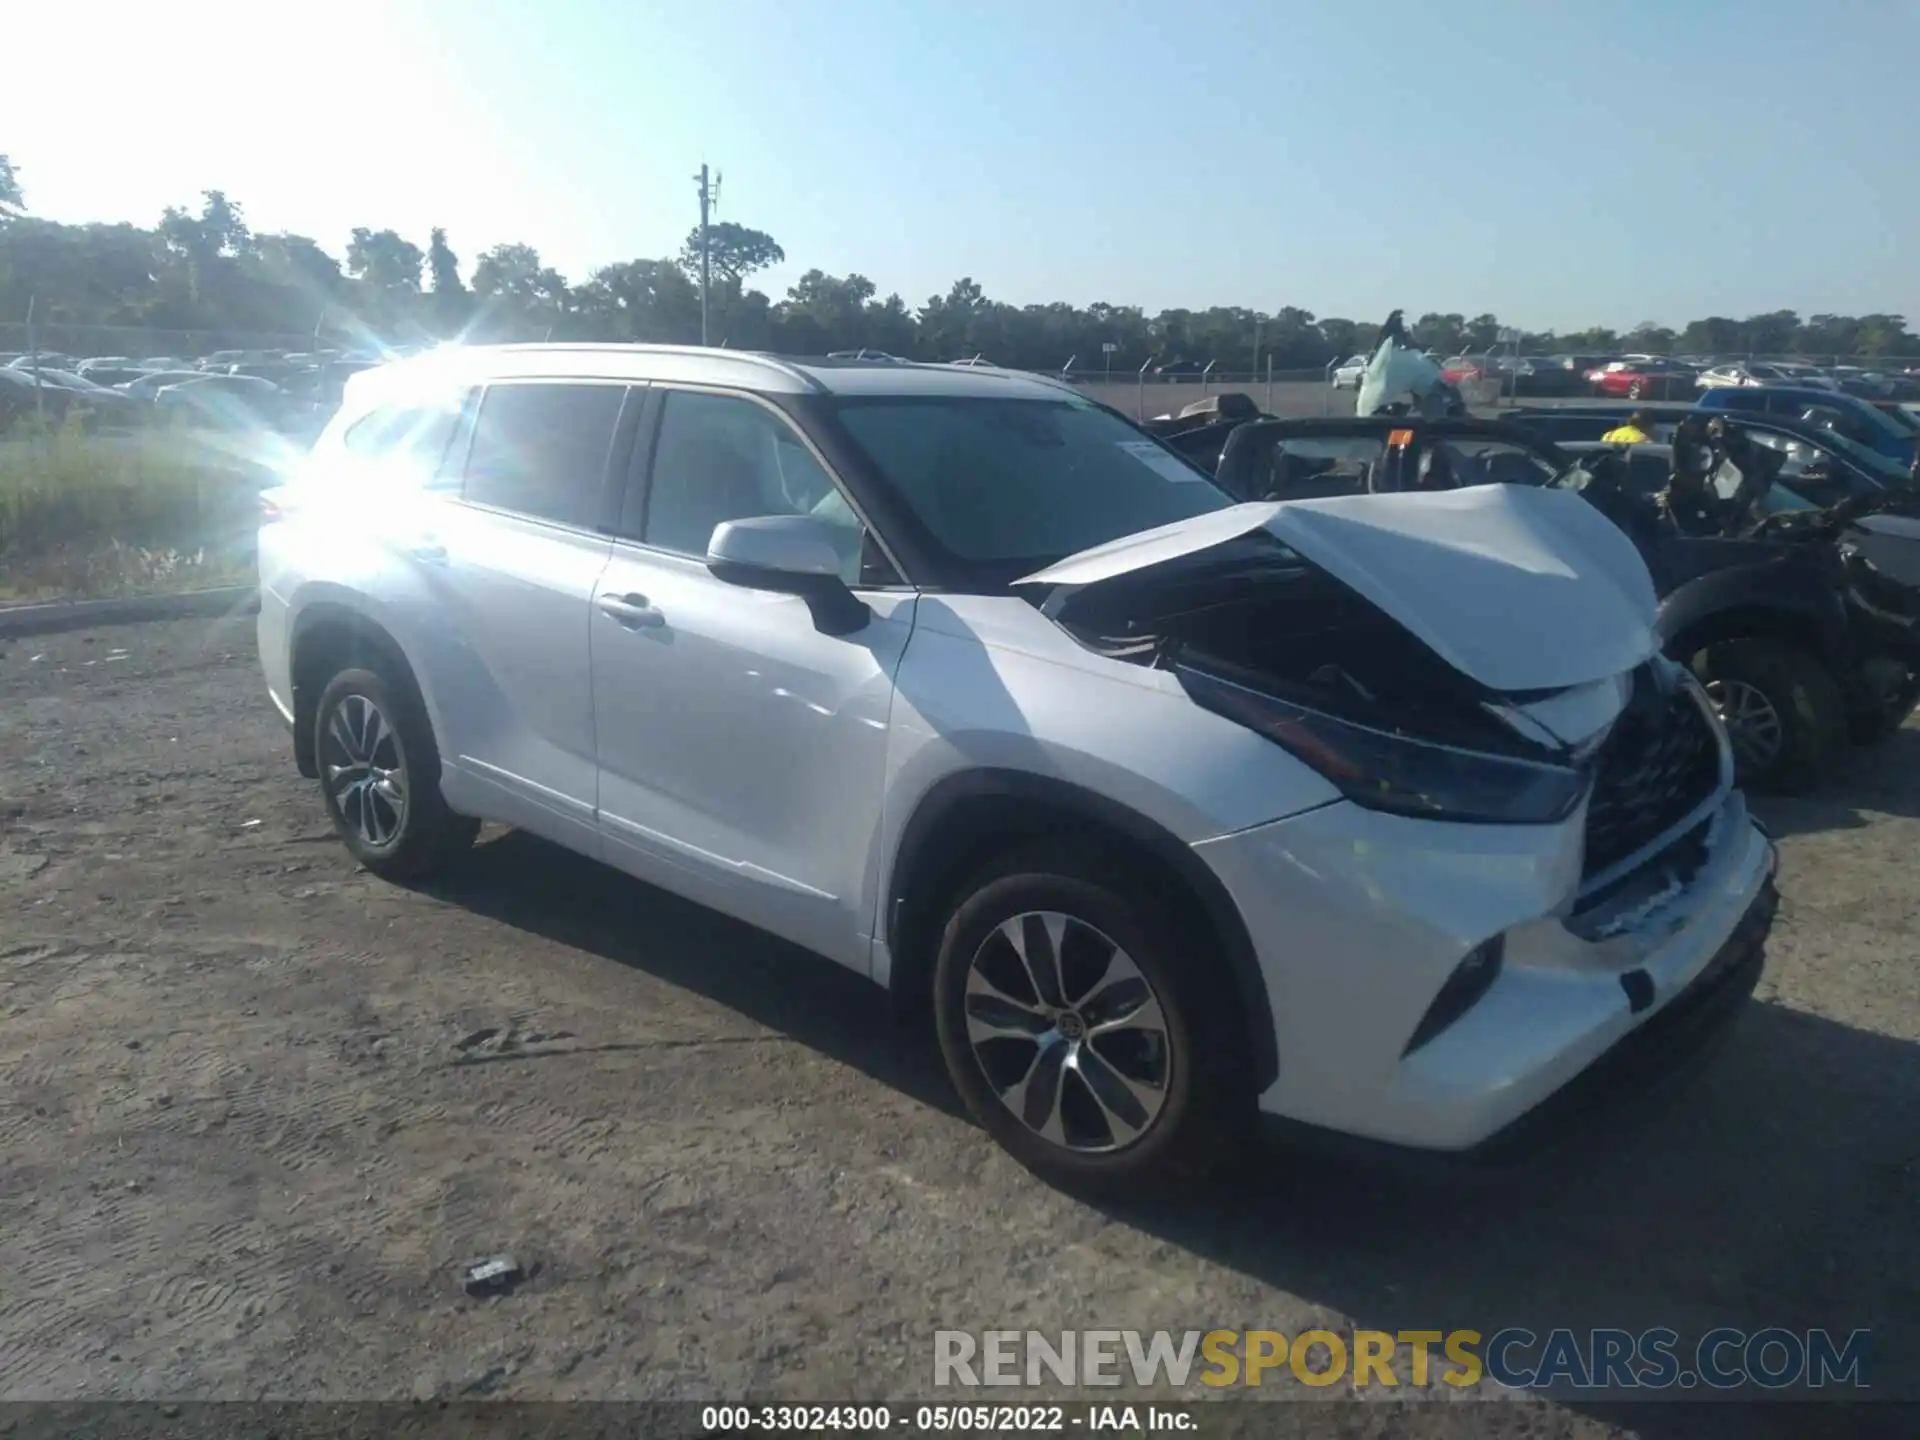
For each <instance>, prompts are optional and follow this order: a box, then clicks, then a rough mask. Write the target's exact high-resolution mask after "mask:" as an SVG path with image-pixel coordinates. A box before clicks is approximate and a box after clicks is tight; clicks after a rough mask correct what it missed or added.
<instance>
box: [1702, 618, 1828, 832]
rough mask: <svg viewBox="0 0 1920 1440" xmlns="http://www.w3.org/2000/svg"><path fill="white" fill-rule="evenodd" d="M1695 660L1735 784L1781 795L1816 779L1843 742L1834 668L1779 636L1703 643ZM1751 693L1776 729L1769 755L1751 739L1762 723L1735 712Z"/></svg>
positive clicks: (1763, 726) (1804, 787)
mask: <svg viewBox="0 0 1920 1440" xmlns="http://www.w3.org/2000/svg"><path fill="white" fill-rule="evenodd" d="M1697 661H1698V663H1696V665H1695V667H1694V669H1695V672H1696V673H1697V674H1698V675H1699V676H1700V679H1701V681H1702V682H1703V683H1704V684H1705V685H1706V687H1707V693H1708V694H1709V695H1710V696H1712V697H1713V700H1714V703H1715V705H1716V706H1717V707H1718V708H1719V709H1720V711H1721V718H1722V719H1723V720H1726V721H1727V729H1728V738H1729V739H1730V740H1731V741H1733V744H1734V761H1735V765H1736V767H1737V768H1736V778H1737V779H1738V780H1739V782H1740V783H1741V784H1742V785H1745V786H1748V787H1750V788H1751V789H1755V790H1768V791H1772V792H1774V793H1776V794H1781V795H1797V794H1800V793H1802V792H1804V791H1806V790H1810V789H1812V788H1813V787H1814V786H1815V785H1817V784H1819V783H1820V781H1821V780H1822V779H1823V778H1824V777H1825V776H1826V774H1827V772H1828V771H1829V770H1831V769H1832V768H1833V765H1834V762H1835V761H1837V760H1838V759H1839V758H1840V755H1841V753H1842V752H1843V751H1844V749H1845V748H1846V743H1847V705H1846V699H1845V697H1844V696H1843V695H1842V694H1841V691H1840V683H1839V682H1838V681H1837V680H1835V679H1834V677H1833V674H1832V672H1831V671H1829V670H1828V669H1827V667H1826V666H1825V665H1823V664H1821V663H1820V661H1819V660H1818V659H1816V658H1815V657H1814V656H1813V655H1811V654H1809V653H1808V652H1807V651H1805V650H1803V649H1801V648H1800V647H1799V646H1797V645H1794V644H1792V643H1790V642H1787V641H1782V640H1760V639H1755V640H1729V641H1724V642H1722V643H1721V644H1718V645H1713V646H1709V647H1708V648H1707V649H1706V650H1705V651H1703V652H1702V653H1701V655H1700V656H1699V657H1697ZM1743 691H1744V692H1749V693H1747V694H1743V693H1742V692H1743ZM1754 696H1757V697H1758V699H1759V701H1760V702H1761V703H1763V704H1764V706H1765V707H1766V708H1767V709H1769V710H1771V712H1772V715H1773V723H1774V724H1775V725H1776V726H1777V735H1778V743H1777V744H1776V745H1774V746H1773V747H1771V750H1770V752H1769V751H1768V750H1767V748H1766V747H1762V746H1760V745H1758V744H1756V743H1754V742H1753V740H1752V738H1751V737H1752V736H1754V735H1759V734H1764V733H1766V731H1767V723H1766V722H1765V721H1764V720H1762V719H1758V718H1756V719H1754V720H1750V721H1749V720H1742V718H1741V716H1740V713H1739V712H1741V711H1742V710H1744V709H1745V707H1746V705H1747V704H1748V702H1749V701H1750V699H1751V698H1752V697H1754ZM1749 727H1751V728H1749ZM1743 729H1744V730H1747V731H1748V737H1749V738H1748V739H1746V740H1743V737H1742V731H1743Z"/></svg>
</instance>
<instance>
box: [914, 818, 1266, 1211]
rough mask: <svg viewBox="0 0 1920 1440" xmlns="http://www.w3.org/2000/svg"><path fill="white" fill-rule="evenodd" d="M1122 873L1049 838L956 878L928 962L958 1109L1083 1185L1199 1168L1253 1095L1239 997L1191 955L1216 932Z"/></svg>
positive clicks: (1118, 860) (1148, 1179) (1052, 1174)
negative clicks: (1198, 929) (1199, 929)
mask: <svg viewBox="0 0 1920 1440" xmlns="http://www.w3.org/2000/svg"><path fill="white" fill-rule="evenodd" d="M1132 870H1133V867H1132V866H1130V865H1129V864H1128V863H1127V861H1126V858H1125V857H1124V856H1119V855H1115V854H1112V853H1108V852H1106V851H1104V850H1102V849H1101V848H1100V847H1098V846H1089V845H1085V844H1079V843H1069V842H1061V841H1045V842H1040V843H1038V844H1035V845H1032V846H1028V847H1026V848H1024V849H1022V850H1020V851H1018V852H1016V853H1014V854H1012V855H1009V856H1007V857H1005V858H1004V859H1003V860H1002V861H1000V862H998V863H996V864H994V865H992V866H990V867H988V868H987V869H986V870H984V871H983V872H981V873H980V874H978V875H976V876H975V877H974V878H973V879H972V880H971V881H969V882H968V883H967V884H965V885H963V886H962V887H961V888H960V891H959V899H958V904H957V905H956V906H955V908H954V909H953V911H952V913H951V915H950V917H949V919H948V921H947V925H946V928H945V932H944V934H943V935H942V937H941V942H940V955H939V959H938V962H937V965H936V968H935V973H934V1016H935V1021H936V1025H937V1028H938V1031H939V1037H940V1049H941V1053H942V1055H943V1057H944V1058H945V1060H946V1064H947V1070H948V1073H949V1074H950V1075H951V1076H952V1078H953V1082H954V1085H955V1088H957V1089H958V1090H959V1092H960V1096H961V1098H962V1099H963V1100H964V1101H965V1102H966V1105H967V1109H968V1110H969V1111H971V1112H972V1114H973V1117H974V1119H975V1120H977V1121H978V1122H979V1123H980V1125H981V1127H982V1128H983V1129H985V1130H986V1131H987V1133H988V1134H989V1135H991V1136H992V1137H993V1138H994V1139H995V1140H997V1141H998V1142H999V1143H1000V1144H1001V1145H1002V1146H1004V1147H1005V1148H1006V1149H1007V1150H1008V1151H1010V1152H1011V1153H1012V1154H1013V1156H1014V1158H1016V1159H1017V1160H1019V1161H1020V1162H1021V1163H1022V1164H1023V1165H1025V1166H1027V1167H1028V1168H1029V1169H1031V1170H1033V1171H1035V1172H1036V1173H1038V1174H1040V1175H1042V1176H1045V1177H1046V1178H1048V1179H1051V1180H1054V1181H1057V1182H1061V1183H1065V1184H1069V1185H1073V1186H1077V1187H1082V1188H1085V1187H1093V1188H1104V1187H1108V1186H1122V1185H1126V1186H1137V1185H1141V1184H1150V1183H1152V1182H1154V1181H1156V1180H1159V1179H1162V1178H1165V1177H1167V1176H1168V1175H1169V1174H1177V1173H1184V1174H1191V1173H1193V1172H1194V1171H1196V1170H1201V1169H1204V1168H1206V1167H1207V1166H1208V1165H1210V1164H1211V1163H1212V1162H1213V1161H1214V1160H1215V1159H1216V1158H1218V1157H1219V1156H1220V1155H1221V1154H1222V1153H1223V1147H1222V1145H1221V1141H1222V1139H1223V1138H1224V1136H1225V1135H1226V1134H1227V1133H1228V1132H1230V1131H1231V1130H1232V1129H1233V1128H1234V1127H1235V1125H1236V1124H1237V1123H1238V1122H1239V1121H1240V1120H1241V1119H1242V1118H1244V1112H1245V1111H1246V1109H1247V1108H1248V1106H1249V1105H1250V1101H1251V1090H1250V1087H1249V1086H1248V1085H1246V1084H1245V1083H1244V1082H1243V1079H1242V1077H1244V1076H1245V1075H1246V1074H1247V1073H1248V1072H1247V1067H1246V1066H1245V1064H1244V1059H1243V1057H1244V1054H1245V1044H1246V1042H1245V1037H1244V1034H1243V1033H1241V1032H1240V1031H1239V1029H1238V1024H1237V1019H1236V1017H1237V1016H1238V1015H1239V1014H1240V1007H1239V1006H1238V1005H1237V1004H1236V1003H1235V1002H1234V1000H1233V998H1232V996H1231V994H1230V993H1229V986H1228V984H1227V982H1226V981H1225V980H1224V979H1223V978H1222V977H1220V976H1219V974H1218V973H1217V969H1216V967H1214V966H1213V965H1211V964H1209V963H1207V962H1206V957H1204V956H1196V955H1195V954H1194V950H1195V947H1196V946H1198V945H1207V944H1211V943H1212V942H1211V937H1210V936H1205V937H1203V936H1201V935H1199V934H1197V933H1195V930H1194V927H1193V925H1192V924H1191V923H1189V922H1186V921H1184V920H1183V918H1182V916H1181V913H1180V912H1179V910H1178V909H1177V908H1176V907H1174V906H1173V905H1171V904H1170V903H1169V902H1168V901H1167V900H1166V899H1165V898H1164V885H1163V884H1161V885H1156V884H1155V883H1154V882H1155V877H1150V876H1149V877H1141V878H1140V880H1139V881H1138V883H1132V884H1129V883H1127V880H1126V878H1125V877H1127V876H1128V875H1129V874H1130V873H1132ZM1196 962H1198V963H1196Z"/></svg>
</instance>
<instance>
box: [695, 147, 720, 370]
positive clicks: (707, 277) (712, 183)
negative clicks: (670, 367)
mask: <svg viewBox="0 0 1920 1440" xmlns="http://www.w3.org/2000/svg"><path fill="white" fill-rule="evenodd" d="M693 178H694V179H695V180H696V181H697V182H699V185H700V343H701V344H702V345H705V344H707V343H708V342H707V292H708V291H709V290H711V289H712V288H713V259H712V256H711V255H710V254H709V247H708V241H707V226H708V222H709V221H710V220H711V219H712V216H713V209H714V207H715V206H716V205H718V204H719V203H720V177H719V176H718V175H715V176H713V177H712V179H711V180H709V179H708V177H707V167H706V166H705V165H704V164H702V165H701V167H700V173H699V174H698V175H696V176H694V177H693Z"/></svg>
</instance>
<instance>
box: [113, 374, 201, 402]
mask: <svg viewBox="0 0 1920 1440" xmlns="http://www.w3.org/2000/svg"><path fill="white" fill-rule="evenodd" d="M206 378H207V376H206V372H205V371H202V370H149V371H147V372H146V373H145V374H142V375H136V376H135V377H134V378H133V379H131V380H123V381H122V382H121V383H120V384H119V385H118V386H117V387H116V388H117V389H119V390H121V391H122V392H124V393H125V394H128V395H131V396H133V397H134V399H136V400H145V401H148V402H151V401H152V400H153V397H154V396H155V395H156V394H158V393H159V392H160V391H161V390H163V389H165V388H166V387H167V386H169V385H180V384H184V383H185V382H187V381H189V380H204V379H206Z"/></svg>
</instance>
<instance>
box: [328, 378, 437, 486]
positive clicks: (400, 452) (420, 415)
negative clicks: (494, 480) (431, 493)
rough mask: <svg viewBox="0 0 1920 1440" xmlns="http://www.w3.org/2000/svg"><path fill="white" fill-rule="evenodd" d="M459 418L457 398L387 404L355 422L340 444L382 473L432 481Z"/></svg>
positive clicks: (419, 482)
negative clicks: (375, 466) (377, 467)
mask: <svg viewBox="0 0 1920 1440" xmlns="http://www.w3.org/2000/svg"><path fill="white" fill-rule="evenodd" d="M459 421H460V401H459V399H458V398H457V397H454V398H449V399H448V400H446V401H445V402H444V403H440V404H423V405H388V406H383V407H381V408H380V409H378V410H373V411H370V412H368V413H367V414H365V415H363V416H361V417H360V418H359V419H358V420H356V421H354V423H353V424H352V425H351V426H349V427H348V429H347V432H346V434H344V435H342V436H341V437H340V443H341V445H342V446H344V447H345V449H346V451H347V453H348V454H349V455H351V456H353V457H354V458H355V459H356V460H358V461H361V462H364V463H366V464H369V465H377V466H379V467H380V468H381V470H382V472H383V473H391V474H395V475H403V476H404V477H405V478H406V479H407V480H408V481H410V482H411V483H413V484H421V485H424V484H431V483H433V481H434V477H435V476H436V474H437V473H438V471H439V469H440V461H441V458H442V457H443V456H444V455H445V454H446V453H447V442H448V441H449V440H451V439H452V438H453V432H454V428H455V427H456V426H457V425H458V424H459Z"/></svg>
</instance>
